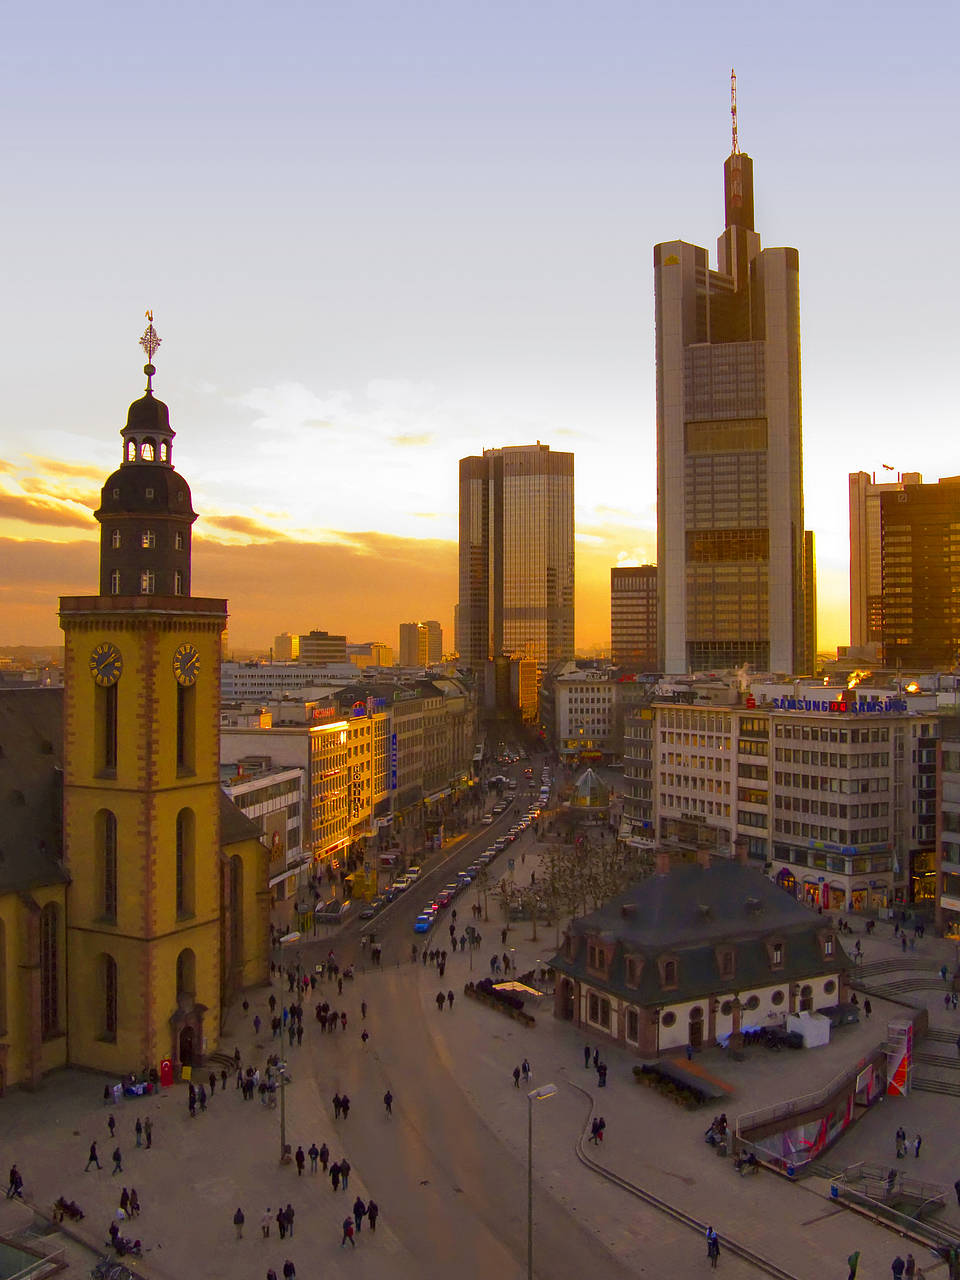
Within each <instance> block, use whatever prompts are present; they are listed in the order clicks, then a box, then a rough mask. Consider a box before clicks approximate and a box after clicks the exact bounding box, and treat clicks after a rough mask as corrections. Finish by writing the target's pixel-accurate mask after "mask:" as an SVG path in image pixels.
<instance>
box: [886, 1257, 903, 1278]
mask: <svg viewBox="0 0 960 1280" xmlns="http://www.w3.org/2000/svg"><path fill="white" fill-rule="evenodd" d="M906 1266H907V1264H906V1263H905V1262H904V1260H903V1259H902V1258H901V1257H900V1255H899V1253H898V1254H897V1256H896V1257H895V1258H894V1260H893V1262H891V1263H890V1270H891V1271H892V1272H893V1280H901V1277H902V1276H903V1273H904V1271H905V1270H906Z"/></svg>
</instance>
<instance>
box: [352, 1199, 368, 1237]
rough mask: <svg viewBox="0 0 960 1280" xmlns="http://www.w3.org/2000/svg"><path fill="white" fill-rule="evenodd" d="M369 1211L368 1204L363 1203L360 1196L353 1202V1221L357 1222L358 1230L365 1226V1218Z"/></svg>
mask: <svg viewBox="0 0 960 1280" xmlns="http://www.w3.org/2000/svg"><path fill="white" fill-rule="evenodd" d="M366 1212H367V1206H366V1205H365V1204H364V1203H363V1201H362V1200H361V1199H360V1197H359V1196H357V1198H356V1200H354V1202H353V1221H354V1223H355V1224H356V1228H357V1232H358V1233H359V1231H360V1228H361V1227H362V1226H363V1219H364V1216H365V1214H366Z"/></svg>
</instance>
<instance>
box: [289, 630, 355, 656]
mask: <svg viewBox="0 0 960 1280" xmlns="http://www.w3.org/2000/svg"><path fill="white" fill-rule="evenodd" d="M299 648H300V652H299V655H298V657H299V661H300V662H347V661H348V658H347V637H346V636H332V635H330V634H329V632H326V631H310V632H308V634H307V635H302V636H300V645H299Z"/></svg>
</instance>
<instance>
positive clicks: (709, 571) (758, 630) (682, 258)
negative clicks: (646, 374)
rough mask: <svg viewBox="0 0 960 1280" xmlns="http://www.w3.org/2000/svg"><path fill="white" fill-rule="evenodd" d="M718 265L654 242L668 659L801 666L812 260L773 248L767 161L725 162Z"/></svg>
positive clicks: (809, 659) (679, 666)
mask: <svg viewBox="0 0 960 1280" xmlns="http://www.w3.org/2000/svg"><path fill="white" fill-rule="evenodd" d="M724 205H725V215H726V216H725V228H724V231H723V234H722V235H721V236H720V238H719V240H718V242H717V256H718V270H716V271H713V270H711V269H710V266H709V259H708V254H707V250H706V249H702V248H699V247H698V246H696V245H692V244H687V243H685V242H684V241H682V240H676V241H671V242H667V243H663V244H658V245H657V246H656V247H655V249H654V280H655V305H656V370H657V374H656V376H657V495H658V497H657V564H658V568H659V574H660V577H659V605H658V608H659V641H658V652H659V655H660V662H661V664H662V666H663V669H664V670H665V671H667V672H671V673H680V672H687V671H711V670H717V669H720V668H726V667H741V666H743V665H744V664H749V665H750V666H751V667H752V668H753V669H754V670H758V671H778V672H784V673H796V674H802V673H804V672H807V671H809V670H811V669H812V663H813V658H814V655H813V654H809V655H808V654H807V653H806V647H807V634H808V633H807V628H806V626H805V622H804V617H805V609H806V608H808V607H809V605H808V604H806V603H805V599H804V581H805V575H804V564H803V557H804V528H803V464H802V440H801V404H800V296H799V258H798V254H797V251H796V250H795V249H789V248H776V249H761V247H760V237H759V236H758V234H757V232H756V231H755V230H754V217H753V161H752V160H751V159H750V157H749V156H747V155H745V154H743V153H742V152H740V151H739V150H738V149H737V146H736V140H735V142H734V150H733V152H732V153H731V154H730V156H729V157H728V158H727V160H726V162H725V164H724Z"/></svg>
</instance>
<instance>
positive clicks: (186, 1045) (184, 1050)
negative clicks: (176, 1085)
mask: <svg viewBox="0 0 960 1280" xmlns="http://www.w3.org/2000/svg"><path fill="white" fill-rule="evenodd" d="M177 1049H178V1057H179V1059H180V1065H181V1067H192V1066H193V1027H183V1028H182V1029H181V1031H180V1039H179V1043H178V1044H177Z"/></svg>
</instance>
